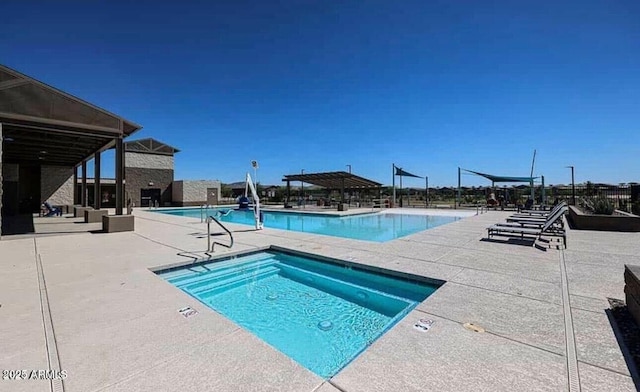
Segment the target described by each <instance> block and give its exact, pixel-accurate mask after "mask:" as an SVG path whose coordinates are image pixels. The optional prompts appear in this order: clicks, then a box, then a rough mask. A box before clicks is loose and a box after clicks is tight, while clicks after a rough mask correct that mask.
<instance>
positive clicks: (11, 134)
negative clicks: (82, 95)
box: [0, 65, 141, 215]
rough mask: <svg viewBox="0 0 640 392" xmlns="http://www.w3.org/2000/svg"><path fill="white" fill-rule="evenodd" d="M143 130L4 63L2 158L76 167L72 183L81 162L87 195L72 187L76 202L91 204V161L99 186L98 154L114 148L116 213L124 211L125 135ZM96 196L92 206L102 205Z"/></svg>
mask: <svg viewBox="0 0 640 392" xmlns="http://www.w3.org/2000/svg"><path fill="white" fill-rule="evenodd" d="M140 128H141V126H140V125H138V124H135V123H133V122H131V121H128V120H126V119H124V118H122V117H119V116H117V115H115V114H112V113H110V112H108V111H106V110H104V109H101V108H99V107H97V106H94V105H92V104H90V103H88V102H85V101H83V100H81V99H79V98H76V97H74V96H72V95H70V94H67V93H65V92H63V91H60V90H58V89H56V88H54V87H51V86H49V85H47V84H45V83H42V82H39V81H37V80H35V79H33V78H30V77H28V76H26V75H23V74H21V73H19V72H17V71H15V70H13V69H11V68H8V67H5V66H3V65H0V140H1V141H2V143H1V147H0V153H1V155H0V156H1V160H0V162H2V163H4V164H18V165H25V166H30V167H39V166H42V165H48V166H62V167H69V168H73V173H74V184H75V183H77V178H78V170H77V169H78V167H79V166H81V167H82V189H83V191H82V195H83V196H82V197H80V195H78V194H77V192H75V191H74V204H80V205H82V206H83V207H86V206H87V200H86V178H87V167H86V164H87V161H89V160H91V159H94V160H95V165H94V166H95V175H94V177H95V181H96V185H95V186H96V187H97V189H98V190H99V187H100V154H101V153H102V152H103V151H105V150H107V149H110V148H115V177H116V215H122V211H123V206H124V147H123V139H124V138H125V137H127V136H129V135H131V134H132V133H134V132H136V131H137V130H139V129H140ZM0 185H1V184H0ZM74 189H75V187H74ZM95 199H96V202H95V204H96V205H94V206H93V207H94V208H96V209H99V208H100V198H99V197H97V198H95Z"/></svg>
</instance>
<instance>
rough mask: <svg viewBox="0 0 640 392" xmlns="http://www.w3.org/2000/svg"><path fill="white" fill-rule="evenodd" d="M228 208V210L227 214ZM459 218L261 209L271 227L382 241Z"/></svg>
mask: <svg viewBox="0 0 640 392" xmlns="http://www.w3.org/2000/svg"><path fill="white" fill-rule="evenodd" d="M216 211H222V212H224V213H223V214H220V215H218V216H217V218H218V220H220V221H222V222H230V223H240V224H245V225H255V219H254V215H253V211H239V210H229V209H217V210H216V209H209V210H208V213H209V215H212V214H215V212H216ZM228 211H230V212H229V213H227V212H228ZM156 212H159V213H163V214H169V215H178V216H186V217H191V218H200V209H199V208H176V209H169V210H157V211H156ZM459 219H461V218H460V217H456V216H436V215H408V214H385V213H370V214H360V215H350V216H337V215H327V214H305V213H296V212H276V211H264V226H265V227H271V228H274V229H283V230H290V231H301V232H305V233H314V234H324V235H330V236H334V237H343V238H352V239H356V240H365V241H374V242H385V241H389V240H393V239H396V238H401V237H404V236H407V235H409V234H413V233H417V232H419V231H423V230H427V229H432V228H434V227H436V226H440V225H444V224H447V223H451V222H454V221H457V220H459Z"/></svg>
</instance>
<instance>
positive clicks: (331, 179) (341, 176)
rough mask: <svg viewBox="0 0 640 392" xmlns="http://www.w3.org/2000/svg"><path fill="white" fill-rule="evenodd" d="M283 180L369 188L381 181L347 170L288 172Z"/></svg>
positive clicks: (327, 185)
mask: <svg viewBox="0 0 640 392" xmlns="http://www.w3.org/2000/svg"><path fill="white" fill-rule="evenodd" d="M282 181H287V182H291V181H302V182H305V183H307V184H313V185H317V186H321V187H324V188H330V189H341V188H350V189H369V188H380V187H381V186H382V184H381V183H379V182H375V181H372V180H369V179H366V178H364V177H360V176H356V175H355V174H351V173H347V172H345V171H336V172H324V173H305V174H288V175H285V176H284V178H283V179H282Z"/></svg>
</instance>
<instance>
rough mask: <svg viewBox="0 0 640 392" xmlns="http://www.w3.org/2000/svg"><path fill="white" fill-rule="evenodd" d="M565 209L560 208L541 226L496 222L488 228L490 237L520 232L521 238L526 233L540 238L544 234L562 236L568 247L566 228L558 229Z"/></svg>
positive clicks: (528, 223) (565, 245) (529, 223)
mask: <svg viewBox="0 0 640 392" xmlns="http://www.w3.org/2000/svg"><path fill="white" fill-rule="evenodd" d="M564 212H565V209H564V208H560V209H558V210H557V211H556V212H555V213H554V214H553V215H551V216H549V217H548V218H547V219H546V220H545V221H544V224H543V225H542V226H539V227H525V226H524V225H522V224H520V223H519V224H511V225H509V224H499V223H498V224H495V225H493V226H490V227H488V228H487V234H488V237H489V238H491V236H494V235H502V236H512V235H514V234H515V235H517V234H520V238H524V236H525V235H528V236H534V237H536V238H540V237H541V236H542V235H543V234H549V235H558V236H562V242H563V243H564V247H565V248H566V247H567V234H566V232H565V230H564V229H558V228H557V223H558V221H559V220H560V221H561V220H562V216H563V215H564ZM526 224H527V225H534V224H536V225H537V223H535V222H534V223H531V222H527V223H526Z"/></svg>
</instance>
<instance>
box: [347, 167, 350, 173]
mask: <svg viewBox="0 0 640 392" xmlns="http://www.w3.org/2000/svg"><path fill="white" fill-rule="evenodd" d="M347 167H348V168H349V174H351V165H347Z"/></svg>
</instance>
